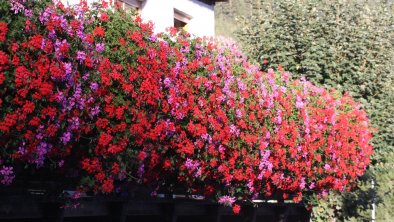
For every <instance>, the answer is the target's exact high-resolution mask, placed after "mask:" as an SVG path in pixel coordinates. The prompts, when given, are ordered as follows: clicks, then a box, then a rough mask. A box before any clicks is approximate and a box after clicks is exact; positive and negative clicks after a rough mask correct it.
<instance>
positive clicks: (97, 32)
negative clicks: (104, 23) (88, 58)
mask: <svg viewBox="0 0 394 222" xmlns="http://www.w3.org/2000/svg"><path fill="white" fill-rule="evenodd" d="M93 35H94V36H98V37H102V38H103V37H104V36H105V29H104V28H103V27H101V26H97V27H96V28H95V29H94V30H93Z"/></svg>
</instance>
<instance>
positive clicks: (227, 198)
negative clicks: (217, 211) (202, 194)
mask: <svg viewBox="0 0 394 222" xmlns="http://www.w3.org/2000/svg"><path fill="white" fill-rule="evenodd" d="M218 202H219V203H220V204H223V205H225V206H229V207H231V206H232V205H233V203H234V202H235V197H230V196H227V195H226V196H221V197H219V200H218Z"/></svg>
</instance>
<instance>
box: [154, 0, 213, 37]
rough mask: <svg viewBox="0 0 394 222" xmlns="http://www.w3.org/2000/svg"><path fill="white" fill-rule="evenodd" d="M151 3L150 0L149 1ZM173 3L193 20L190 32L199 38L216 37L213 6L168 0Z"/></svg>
mask: <svg viewBox="0 0 394 222" xmlns="http://www.w3.org/2000/svg"><path fill="white" fill-rule="evenodd" d="M148 1H150V0H148ZM171 1H173V4H174V8H175V9H177V10H178V11H181V12H183V13H185V14H187V15H190V16H191V17H192V18H191V20H190V22H189V24H188V31H189V32H190V33H191V34H195V35H197V36H214V35H215V13H214V8H213V5H207V4H204V3H202V2H199V1H197V0H168V1H166V2H171Z"/></svg>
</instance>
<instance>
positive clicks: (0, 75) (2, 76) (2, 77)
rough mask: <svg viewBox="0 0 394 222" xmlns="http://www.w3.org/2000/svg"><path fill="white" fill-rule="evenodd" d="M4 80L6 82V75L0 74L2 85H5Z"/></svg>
mask: <svg viewBox="0 0 394 222" xmlns="http://www.w3.org/2000/svg"><path fill="white" fill-rule="evenodd" d="M4 80H5V76H4V73H2V72H0V85H1V84H3V82H4Z"/></svg>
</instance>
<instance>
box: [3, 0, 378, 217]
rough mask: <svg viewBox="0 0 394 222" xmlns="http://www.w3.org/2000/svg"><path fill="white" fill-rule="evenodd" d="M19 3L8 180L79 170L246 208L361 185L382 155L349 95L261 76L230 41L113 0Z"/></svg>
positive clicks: (9, 75)
mask: <svg viewBox="0 0 394 222" xmlns="http://www.w3.org/2000/svg"><path fill="white" fill-rule="evenodd" d="M13 2H14V3H15V2H16V3H18V4H20V5H18V4H16V3H15V4H10V5H8V10H9V11H8V12H7V13H8V14H7V13H3V14H4V16H3V15H2V16H0V86H1V87H2V90H1V91H0V146H1V147H2V151H1V153H0V167H1V168H0V169H1V170H0V179H1V183H2V184H4V185H8V184H11V182H12V180H14V178H15V176H16V178H18V173H19V172H18V171H17V169H18V168H15V167H14V166H17V165H21V164H22V165H27V166H33V167H36V168H43V169H45V168H55V170H56V171H58V172H66V171H68V170H70V169H73V170H74V171H75V170H76V171H77V172H78V173H77V174H76V176H75V177H77V178H79V179H81V182H82V183H81V186H82V189H90V190H93V191H95V192H102V193H112V192H114V191H115V190H116V188H117V187H118V186H119V185H121V184H123V183H126V182H127V181H128V180H138V181H139V182H142V183H144V184H147V185H150V186H154V187H157V189H159V188H164V189H170V190H171V189H173V188H174V187H181V188H184V189H185V190H186V191H187V192H188V193H191V194H196V193H197V194H204V195H205V196H206V197H207V198H211V199H216V200H218V202H219V203H221V204H224V205H227V206H232V207H233V210H234V212H235V213H238V212H239V211H240V205H239V204H240V203H242V201H251V200H253V199H257V198H262V197H263V198H278V197H280V198H283V199H288V198H290V197H291V198H293V199H294V200H295V201H297V202H299V201H301V200H303V199H305V198H306V197H307V196H308V195H309V194H310V193H315V194H318V195H324V194H325V193H326V192H328V191H329V190H332V189H335V190H345V189H349V188H351V184H352V182H353V181H354V180H355V179H356V178H357V177H358V176H360V175H362V174H363V172H364V171H365V169H366V167H367V165H368V164H369V161H370V160H369V158H370V155H371V154H372V152H373V151H372V146H371V144H370V139H371V132H370V131H371V128H370V126H369V123H368V119H367V116H366V114H365V112H364V111H363V110H362V109H360V107H359V105H358V104H357V103H356V102H354V100H353V99H352V98H351V97H350V96H349V95H340V94H339V93H337V92H335V91H327V90H325V89H323V88H319V87H317V86H314V85H312V84H311V83H309V82H308V81H306V80H304V79H302V80H292V79H291V78H290V75H289V74H288V73H286V72H285V71H284V70H282V69H280V68H279V70H278V72H274V71H273V70H269V71H268V72H267V73H265V72H261V71H259V70H258V67H256V66H254V65H252V64H250V63H249V62H248V61H247V59H246V57H244V56H243V55H242V53H241V52H240V51H239V50H237V49H236V47H235V45H234V44H233V43H231V42H226V41H223V40H217V39H216V40H215V39H201V38H191V37H190V36H189V35H188V34H186V33H183V34H182V33H177V32H176V31H175V30H170V34H154V33H153V32H152V24H149V23H143V22H141V19H140V18H139V17H135V16H130V14H128V13H125V12H122V11H121V10H106V9H105V7H103V5H104V6H105V5H107V3H105V2H104V4H101V5H100V4H96V5H94V6H93V7H92V8H90V9H88V8H87V6H86V5H85V4H81V5H80V6H79V7H70V8H68V7H64V6H63V5H62V4H61V3H57V4H56V5H53V4H48V5H47V6H45V7H43V8H42V9H40V8H38V7H36V8H34V10H33V8H32V7H34V5H30V4H31V3H29V2H27V1H13ZM15 5H17V6H15ZM22 6H23V7H22ZM21 8H23V10H22V9H21ZM10 13H11V14H12V15H11V19H15V20H16V18H18V20H22V21H23V23H24V24H23V27H24V29H16V30H12V33H15V32H19V34H18V35H15V34H13V35H12V36H11V34H9V33H11V32H10V30H9V29H10V26H9V25H8V24H7V22H5V18H6V16H7V15H9V14H10ZM13 27H15V26H13ZM75 163H77V164H75Z"/></svg>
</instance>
